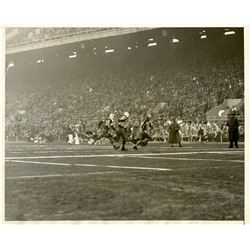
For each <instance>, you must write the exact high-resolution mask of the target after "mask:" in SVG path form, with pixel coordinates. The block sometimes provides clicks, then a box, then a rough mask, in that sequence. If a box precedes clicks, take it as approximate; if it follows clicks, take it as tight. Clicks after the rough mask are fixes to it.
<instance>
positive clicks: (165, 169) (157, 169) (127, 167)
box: [75, 164, 172, 171]
mask: <svg viewBox="0 0 250 250" xmlns="http://www.w3.org/2000/svg"><path fill="white" fill-rule="evenodd" d="M75 165H76V166H82V165H85V164H75ZM96 166H97V167H99V166H100V167H105V168H121V169H123V168H124V169H139V170H142V169H143V170H156V171H170V170H172V169H169V168H146V167H130V166H110V165H96Z"/></svg>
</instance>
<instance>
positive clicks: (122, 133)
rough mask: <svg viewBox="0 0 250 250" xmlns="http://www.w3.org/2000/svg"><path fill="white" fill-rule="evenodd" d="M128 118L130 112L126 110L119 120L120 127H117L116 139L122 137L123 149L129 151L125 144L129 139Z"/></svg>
mask: <svg viewBox="0 0 250 250" xmlns="http://www.w3.org/2000/svg"><path fill="white" fill-rule="evenodd" d="M128 118H129V113H128V112H124V114H123V116H122V117H121V118H120V119H119V120H118V127H117V129H116V141H119V140H120V138H121V139H122V148H121V150H122V151H127V149H126V148H125V144H126V142H127V141H128V134H129V132H130V127H129V122H128Z"/></svg>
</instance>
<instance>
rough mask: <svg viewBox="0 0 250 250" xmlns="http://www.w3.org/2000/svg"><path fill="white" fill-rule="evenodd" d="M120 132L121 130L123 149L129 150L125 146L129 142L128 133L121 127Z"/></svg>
mask: <svg viewBox="0 0 250 250" xmlns="http://www.w3.org/2000/svg"><path fill="white" fill-rule="evenodd" d="M120 132H121V138H122V148H121V150H122V151H127V149H126V148H125V144H126V142H127V134H126V130H125V128H121V129H120Z"/></svg>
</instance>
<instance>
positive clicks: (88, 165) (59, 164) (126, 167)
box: [7, 160, 171, 171]
mask: <svg viewBox="0 0 250 250" xmlns="http://www.w3.org/2000/svg"><path fill="white" fill-rule="evenodd" d="M7 161H8V162H17V163H28V164H39V165H40V164H43V165H58V166H80V167H103V168H116V169H137V170H153V171H169V170H171V169H169V168H147V167H133V166H112V165H96V164H80V163H79V164H70V163H57V162H40V161H22V160H7Z"/></svg>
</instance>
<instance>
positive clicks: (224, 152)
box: [5, 150, 244, 160]
mask: <svg viewBox="0 0 250 250" xmlns="http://www.w3.org/2000/svg"><path fill="white" fill-rule="evenodd" d="M241 153H244V151H240V150H238V151H205V152H200V151H194V152H168V153H163V152H162V153H139V154H138V153H137V154H119V153H117V154H91V155H47V156H45V155H44V156H14V157H6V158H5V159H7V160H13V159H56V158H92V157H137V156H150V155H156V156H157V155H159V156H161V155H192V154H241Z"/></svg>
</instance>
